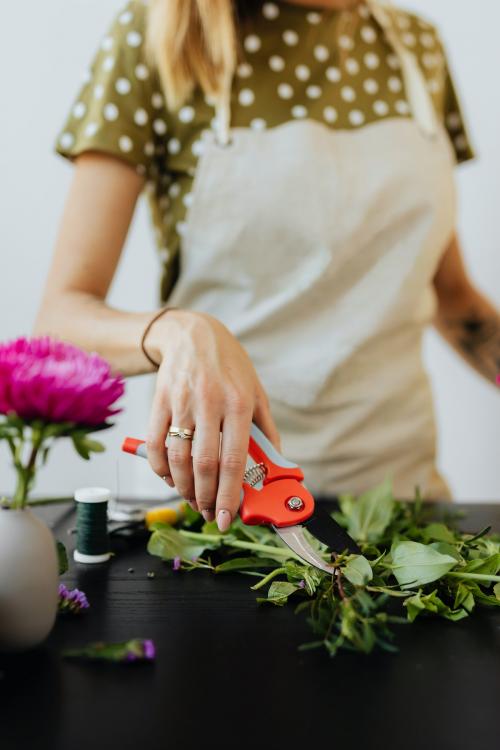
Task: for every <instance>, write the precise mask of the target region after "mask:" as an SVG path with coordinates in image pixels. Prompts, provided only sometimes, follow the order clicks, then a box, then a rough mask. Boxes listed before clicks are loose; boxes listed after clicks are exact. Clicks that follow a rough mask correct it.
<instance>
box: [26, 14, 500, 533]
mask: <svg viewBox="0 0 500 750" xmlns="http://www.w3.org/2000/svg"><path fill="white" fill-rule="evenodd" d="M57 149H58V151H59V153H61V154H62V155H63V156H66V157H69V158H70V159H72V160H73V161H74V162H75V174H74V180H73V184H72V187H71V190H70V194H69V197H68V201H67V205H66V209H65V212H64V216H63V220H62V225H61V229H60V233H59V239H58V242H57V247H56V251H55V258H54V261H53V265H52V269H51V272H50V275H49V279H48V283H47V288H46V292H45V296H44V301H43V303H42V307H41V310H40V313H39V317H38V321H37V325H36V327H37V330H38V332H48V333H51V334H55V335H58V336H60V337H63V338H65V339H69V340H72V341H74V342H76V343H78V344H80V345H82V346H84V347H86V348H88V349H93V350H97V351H99V352H100V353H101V354H102V355H104V356H105V357H107V358H108V359H109V360H110V361H111V362H112V364H113V365H114V366H115V367H116V368H117V369H119V370H121V371H122V372H123V373H125V374H127V375H136V374H140V373H146V372H152V371H154V370H155V369H156V368H157V366H158V375H157V380H156V391H155V396H154V400H153V404H152V409H151V417H150V428H149V435H148V453H149V460H150V463H151V466H152V467H153V469H154V471H155V472H156V473H157V474H158V475H160V476H161V477H163V478H164V479H165V481H166V482H167V483H168V484H169V485H170V486H174V485H175V486H176V488H177V489H178V491H179V492H180V494H181V495H183V496H184V497H186V498H188V499H189V500H190V502H191V503H192V505H193V507H194V508H197V509H199V510H200V511H201V512H202V513H203V515H204V517H205V519H207V520H212V519H214V517H215V518H216V519H217V523H218V525H219V528H220V529H221V530H225V529H227V528H228V526H229V524H230V523H231V520H232V519H233V518H234V516H235V513H236V512H237V508H238V503H239V492H240V487H241V482H242V477H243V472H244V469H245V459H246V452H247V445H248V434H249V428H250V424H251V421H252V420H254V421H255V422H256V423H257V424H258V425H259V426H260V427H261V428H262V429H263V430H264V432H265V433H266V434H267V435H268V437H269V438H270V439H271V440H272V441H273V443H274V444H275V445H277V446H279V445H280V438H281V450H282V452H283V453H284V454H285V455H286V456H287V457H288V458H290V459H291V460H295V461H297V462H298V463H299V464H300V465H301V467H302V468H303V469H304V472H305V477H306V483H307V485H308V486H309V487H310V489H311V490H312V491H313V492H315V493H317V494H329V495H334V494H337V493H338V492H342V491H351V492H356V493H357V492H361V491H363V490H366V489H367V488H369V487H370V486H373V485H374V484H376V483H377V482H379V481H380V480H382V479H383V478H384V477H385V476H387V475H390V476H391V477H392V479H393V485H394V489H395V492H396V494H397V495H399V496H403V497H411V496H412V495H413V492H414V487H415V485H417V484H418V485H419V486H420V487H421V490H422V492H423V493H424V495H425V496H426V497H429V498H434V497H440V498H444V497H449V490H448V487H447V486H446V483H445V482H444V480H443V479H442V477H441V476H440V475H439V473H438V472H437V470H436V467H435V424H434V415H433V406H432V399H431V392H430V388H429V383H428V378H427V375H426V372H425V370H424V368H423V365H422V359H421V340H422V334H423V331H424V330H425V328H426V326H428V325H429V324H430V323H431V322H433V321H434V322H435V323H436V324H437V327H438V328H439V330H440V331H441V333H442V334H443V336H444V337H445V338H446V339H447V340H448V341H449V342H450V343H451V344H452V345H454V346H455V347H456V348H457V350H458V351H459V352H460V353H461V354H462V355H463V356H464V357H465V358H466V359H467V361H468V362H469V363H470V364H471V365H472V366H473V367H475V368H476V369H477V370H478V371H479V372H480V373H481V374H482V375H484V377H485V378H487V379H488V380H490V381H492V382H493V381H494V379H495V376H496V374H497V371H498V369H499V362H500V317H499V315H498V313H497V311H496V310H495V309H494V307H493V306H492V305H491V303H490V302H489V301H488V300H486V299H485V298H484V296H483V295H481V294H480V292H479V291H477V290H476V289H475V288H474V287H473V285H472V284H471V282H470V280H469V279H468V277H467V274H466V272H465V270H464V266H463V263H462V259H461V254H460V248H459V243H458V240H457V238H456V234H455V231H454V226H455V220H456V218H455V204H454V188H453V166H454V164H455V163H456V162H461V161H464V160H466V159H469V158H470V157H471V155H472V153H471V150H470V147H469V143H468V140H467V136H466V132H465V130H464V128H463V125H462V120H461V116H460V110H459V106H458V102H457V99H456V96H455V93H454V88H453V83H452V80H451V78H450V74H449V71H448V68H447V65H446V60H445V57H444V53H443V48H442V45H441V42H440V40H439V37H438V35H437V33H436V31H435V29H434V28H433V27H432V26H431V25H429V24H428V23H427V22H424V21H422V20H421V19H419V18H417V17H415V16H413V15H410V14H408V13H404V12H402V11H399V10H397V11H396V10H394V9H392V8H390V7H388V6H387V5H385V4H382V3H381V2H380V0H377V2H375V0H370V1H369V2H368V0H366V2H358V1H357V0H314V1H313V2H310V1H308V0H293V1H292V0H289V1H288V2H284V1H283V2H260V1H259V0H247V2H245V3H243V2H239V3H235V2H234V3H233V2H232V1H231V0H153V2H151V3H150V4H149V6H147V5H145V4H144V3H142V2H139V1H138V0H135V1H133V2H131V3H129V5H128V6H127V7H126V8H125V9H124V10H123V11H122V12H121V13H120V14H119V15H118V16H117V18H116V20H115V22H114V23H113V25H112V26H111V29H110V31H109V33H108V34H107V35H106V36H105V37H104V39H103V40H102V43H101V46H100V49H99V51H98V52H97V54H96V56H95V58H94V61H93V65H92V68H91V71H90V73H89V74H88V76H87V79H86V81H85V84H84V86H83V88H82V89H81V91H80V93H79V95H78V98H77V100H76V102H75V104H74V106H73V108H72V111H71V113H70V115H69V117H68V120H67V122H66V125H65V126H64V128H63V130H62V131H61V134H60V136H59V139H58V145H57ZM144 187H146V189H147V192H148V196H149V201H150V205H151V209H152V215H153V221H154V225H155V229H156V236H157V242H158V247H159V251H160V253H161V257H162V260H163V264H164V275H163V280H162V287H161V290H162V301H163V302H164V303H166V302H168V307H170V308H174V309H168V310H165V309H164V308H162V310H160V314H158V313H155V314H138V313H133V312H129V311H127V312H123V311H118V310H114V309H111V308H110V307H109V306H108V305H107V304H106V301H105V300H106V295H107V292H108V289H109V286H110V284H111V281H112V279H113V275H114V273H115V269H116V266H117V263H118V260H119V257H120V252H121V249H122V246H123V242H124V240H125V236H126V234H127V230H128V227H129V223H130V220H131V218H132V215H133V211H134V207H135V205H136V201H137V198H138V196H139V194H140V193H141V191H142V189H143V188H144ZM132 306H133V303H131V307H132ZM141 342H142V344H143V346H142V348H141ZM169 427H172V428H173V427H175V428H177V429H173V436H172V438H171V439H170V440H169V447H168V454H167V450H166V449H165V441H166V437H167V433H168V430H169ZM193 430H196V439H195V441H194V442H193V444H192V445H191V442H190V440H189V438H190V437H192V433H193ZM184 431H185V432H184ZM220 433H222V437H221V444H220V443H219V440H220ZM182 436H184V437H185V438H188V439H178V438H179V437H182ZM191 448H192V455H191ZM219 448H220V455H219Z"/></svg>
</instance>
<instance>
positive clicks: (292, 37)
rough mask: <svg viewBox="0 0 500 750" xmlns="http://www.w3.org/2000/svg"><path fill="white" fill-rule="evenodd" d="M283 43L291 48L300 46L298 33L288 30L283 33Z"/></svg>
mask: <svg viewBox="0 0 500 750" xmlns="http://www.w3.org/2000/svg"><path fill="white" fill-rule="evenodd" d="M283 41H284V42H285V44H288V46H289V47H294V46H295V45H296V44H298V41H299V35H298V34H297V32H296V31H293V30H292V29H287V30H286V31H284V32H283Z"/></svg>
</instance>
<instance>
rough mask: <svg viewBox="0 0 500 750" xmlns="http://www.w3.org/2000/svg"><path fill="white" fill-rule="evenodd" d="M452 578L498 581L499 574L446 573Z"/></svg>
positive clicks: (499, 578)
mask: <svg viewBox="0 0 500 750" xmlns="http://www.w3.org/2000/svg"><path fill="white" fill-rule="evenodd" d="M446 575H447V576H451V577H453V578H467V579H469V580H470V581H491V582H493V581H500V576H489V575H487V574H486V573H447V574H446Z"/></svg>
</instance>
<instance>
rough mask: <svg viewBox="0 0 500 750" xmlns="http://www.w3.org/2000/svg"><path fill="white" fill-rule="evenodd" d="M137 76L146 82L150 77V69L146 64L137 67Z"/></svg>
mask: <svg viewBox="0 0 500 750" xmlns="http://www.w3.org/2000/svg"><path fill="white" fill-rule="evenodd" d="M135 75H136V76H137V78H138V79H139V80H140V81H145V80H146V78H148V76H149V68H148V66H147V65H144V63H139V65H136V66H135Z"/></svg>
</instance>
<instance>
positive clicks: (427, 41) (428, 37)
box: [420, 31, 436, 48]
mask: <svg viewBox="0 0 500 750" xmlns="http://www.w3.org/2000/svg"><path fill="white" fill-rule="evenodd" d="M420 41H421V43H422V45H423V46H424V47H428V48H432V47H434V46H435V45H436V40H435V38H434V36H433V35H432V34H429V32H428V31H426V32H424V33H423V34H420Z"/></svg>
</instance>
